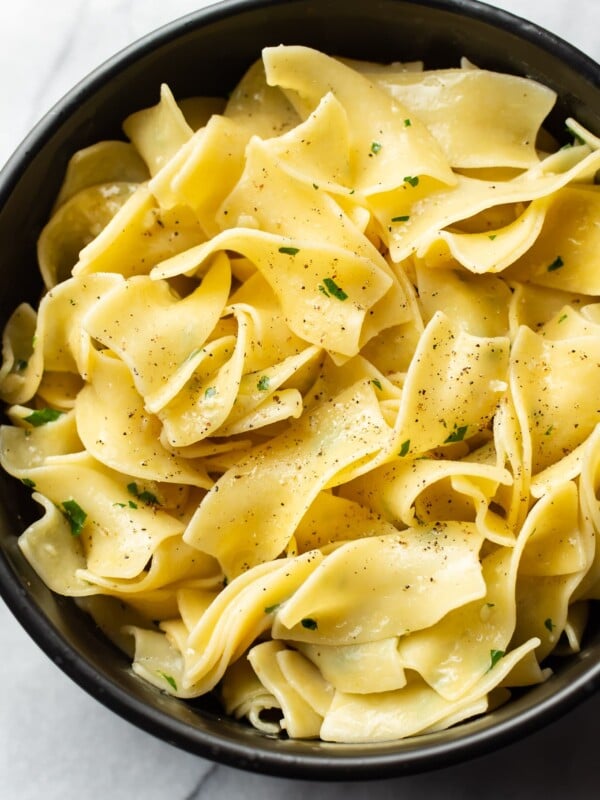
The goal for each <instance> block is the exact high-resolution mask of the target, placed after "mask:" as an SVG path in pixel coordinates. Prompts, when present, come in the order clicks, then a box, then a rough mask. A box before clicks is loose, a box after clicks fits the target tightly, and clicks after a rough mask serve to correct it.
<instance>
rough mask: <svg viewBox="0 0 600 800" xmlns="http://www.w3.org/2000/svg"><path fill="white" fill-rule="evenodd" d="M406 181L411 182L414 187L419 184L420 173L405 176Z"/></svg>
mask: <svg viewBox="0 0 600 800" xmlns="http://www.w3.org/2000/svg"><path fill="white" fill-rule="evenodd" d="M404 183H409V184H410V185H411V186H412V187H413V188H414V187H415V186H418V185H419V176H418V175H415V176H412V175H407V176H406V177H405V178H404Z"/></svg>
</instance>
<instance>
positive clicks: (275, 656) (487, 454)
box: [0, 46, 600, 742]
mask: <svg viewBox="0 0 600 800" xmlns="http://www.w3.org/2000/svg"><path fill="white" fill-rule="evenodd" d="M555 99H556V98H555V95H554V93H553V92H552V91H551V90H550V89H548V88H546V87H544V86H541V85H540V84H538V83H536V82H534V81H532V80H529V79H526V78H520V77H515V76H512V75H503V74H497V73H494V72H490V71H487V70H484V69H478V68H477V67H475V66H474V65H473V64H471V63H469V62H467V61H463V63H462V64H461V66H460V67H459V68H455V69H447V70H435V71H428V70H425V69H424V68H423V65H420V64H405V65H402V64H392V65H377V64H371V63H367V62H359V61H346V60H340V59H335V58H332V57H330V56H328V55H325V54H323V53H320V52H317V51H315V50H312V49H310V48H307V47H300V46H280V47H267V48H265V50H264V51H263V53H262V58H261V60H260V61H258V62H257V63H255V64H254V65H252V66H251V68H250V69H249V70H248V72H247V73H246V75H245V76H244V77H243V78H242V79H241V81H240V83H239V85H238V86H237V87H236V88H235V89H234V91H233V92H232V94H231V95H230V98H229V100H228V101H227V102H225V101H219V100H216V99H213V98H187V99H184V100H181V101H179V102H177V101H176V100H175V98H174V97H173V95H172V93H171V92H170V90H169V88H168V87H167V86H163V87H162V88H161V90H160V100H159V102H158V104H157V105H156V106H154V107H152V108H148V109H143V110H140V111H136V112H135V113H133V114H132V115H131V116H130V117H129V118H128V119H126V120H125V122H124V126H123V128H124V131H125V134H126V136H127V138H128V140H129V141H127V142H117V141H110V142H101V143H99V144H96V145H93V146H91V147H89V148H87V149H85V150H83V151H81V152H79V153H76V154H75V155H74V156H73V158H72V160H71V162H70V164H69V168H68V170H67V174H66V177H65V181H64V184H63V186H62V188H61V190H60V194H59V196H58V198H57V201H56V204H55V207H54V210H53V212H52V216H51V219H50V220H49V222H48V223H47V225H46V227H45V228H44V230H43V231H42V234H41V236H40V238H39V249H38V255H39V263H40V269H41V274H42V278H43V281H44V284H45V293H44V295H43V297H42V299H41V301H40V304H39V307H38V308H37V309H34V308H32V307H30V306H29V305H26V304H22V305H21V306H19V307H18V308H17V309H16V310H15V312H14V314H13V315H12V317H11V318H10V320H9V321H8V324H7V325H6V328H5V331H4V338H3V364H2V368H1V370H0V396H1V397H2V398H3V400H4V401H5V403H6V404H7V415H8V419H9V423H10V424H7V425H4V426H2V428H1V429H0V459H1V463H2V466H3V468H4V469H5V470H6V471H7V472H8V473H10V474H11V475H12V476H14V477H15V478H18V479H20V480H21V481H22V482H23V483H25V484H26V486H28V487H30V488H31V490H32V491H33V498H34V500H35V501H36V502H37V503H38V504H39V505H40V506H41V512H42V513H41V516H40V518H39V519H37V520H36V521H35V522H33V523H32V524H31V525H30V526H29V527H28V528H27V530H25V531H24V532H23V533H22V535H21V536H20V539H19V544H20V547H21V549H22V551H23V553H24V554H25V556H26V558H27V559H28V560H29V562H30V563H31V564H32V566H33V567H34V569H35V570H36V571H37V573H38V574H39V576H40V577H41V579H42V580H43V581H44V582H45V583H46V584H47V585H48V586H49V587H50V588H51V589H52V590H53V591H55V592H58V593H60V594H63V595H67V596H70V597H73V598H77V602H78V603H79V604H81V606H82V607H83V608H84V609H86V610H87V611H88V612H89V613H90V614H91V615H92V616H93V617H94V619H95V620H96V623H97V624H98V626H99V627H100V628H101V629H102V630H103V631H104V632H105V633H106V634H107V635H108V636H109V637H110V638H112V639H113V641H115V642H116V643H117V644H118V646H119V647H121V648H122V649H124V650H125V651H126V652H127V653H128V654H129V656H130V657H131V661H132V668H133V671H134V672H135V673H136V674H137V675H138V676H140V678H142V679H144V680H146V681H148V682H150V683H151V684H153V685H154V686H155V687H157V689H159V690H162V691H164V692H167V693H169V694H172V695H175V696H176V697H179V698H182V699H186V698H193V697H198V696H200V695H202V694H205V693H207V692H214V693H216V694H217V695H218V697H219V698H220V700H221V702H222V704H223V706H224V709H225V711H226V712H227V713H228V714H230V715H232V716H233V717H235V718H238V719H242V718H243V719H247V720H248V721H249V722H250V723H251V724H252V725H253V726H255V727H256V728H257V729H259V730H260V731H263V732H264V733H265V734H268V735H273V734H287V735H288V736H291V737H314V738H319V737H320V738H321V739H323V740H326V741H332V742H370V741H384V740H393V739H399V738H402V737H408V736H413V735H416V734H425V733H428V732H431V731H436V730H440V729H443V728H447V727H449V726H452V725H455V724H458V723H460V722H461V721H463V720H465V719H469V718H471V717H473V716H476V715H480V714H483V713H485V712H486V711H487V710H489V709H491V708H494V707H496V706H497V705H498V704H499V703H502V702H505V701H506V699H507V698H508V697H509V696H510V692H509V691H508V690H509V689H510V688H511V687H522V686H528V685H532V684H535V683H540V682H542V681H544V680H546V679H547V678H548V676H549V675H550V674H551V665H550V664H549V663H548V661H547V658H548V656H549V655H551V654H553V653H559V652H560V653H565V652H566V653H569V652H574V651H576V650H577V649H578V648H579V647H580V642H581V637H582V635H583V631H584V628H585V622H586V619H587V615H588V607H589V604H590V602H591V601H594V600H598V599H600V549H598V548H597V546H596V540H597V536H598V535H599V534H600V508H599V504H598V491H599V485H600V425H599V423H600V408H599V407H598V399H597V392H596V391H594V387H596V386H599V385H600V301H599V299H598V296H599V295H600V278H599V277H598V276H600V263H598V260H599V255H598V254H599V253H600V187H599V186H598V185H597V183H595V178H596V176H597V175H598V173H599V170H600V141H599V140H598V139H597V138H596V137H595V136H593V135H592V134H591V133H590V132H588V131H586V130H585V129H584V128H583V127H582V126H581V125H579V124H578V123H577V122H575V121H574V120H568V121H567V127H568V128H569V129H570V131H571V138H572V143H570V144H569V145H567V146H566V147H563V148H562V149H558V144H556V143H555V142H554V141H553V139H552V137H551V136H550V135H549V134H548V133H547V132H545V131H544V130H543V128H542V124H543V122H544V120H545V118H546V116H547V115H548V113H549V112H550V110H551V109H552V107H553V105H554V102H555Z"/></svg>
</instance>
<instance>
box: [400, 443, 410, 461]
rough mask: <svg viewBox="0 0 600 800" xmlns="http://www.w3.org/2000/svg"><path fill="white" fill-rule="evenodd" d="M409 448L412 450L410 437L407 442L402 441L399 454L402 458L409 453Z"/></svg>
mask: <svg viewBox="0 0 600 800" xmlns="http://www.w3.org/2000/svg"><path fill="white" fill-rule="evenodd" d="M409 450H410V439H407V440H406V441H405V442H402V446H401V447H400V453H399V455H401V456H402V458H404V456H406V455H408V451H409Z"/></svg>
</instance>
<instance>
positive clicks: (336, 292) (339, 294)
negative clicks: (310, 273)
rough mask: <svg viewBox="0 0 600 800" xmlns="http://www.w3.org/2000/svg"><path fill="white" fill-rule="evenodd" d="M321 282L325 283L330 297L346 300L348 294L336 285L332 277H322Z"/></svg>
mask: <svg viewBox="0 0 600 800" xmlns="http://www.w3.org/2000/svg"><path fill="white" fill-rule="evenodd" d="M323 283H324V284H325V288H326V290H327V291H328V292H329V294H330V295H331V296H332V297H335V298H336V300H347V299H348V295H347V294H346V292H345V291H344V290H343V289H342V288H341V287H340V286H338V285H337V283H336V282H335V281H334V280H333V278H323Z"/></svg>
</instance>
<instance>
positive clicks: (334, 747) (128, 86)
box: [0, 0, 600, 779]
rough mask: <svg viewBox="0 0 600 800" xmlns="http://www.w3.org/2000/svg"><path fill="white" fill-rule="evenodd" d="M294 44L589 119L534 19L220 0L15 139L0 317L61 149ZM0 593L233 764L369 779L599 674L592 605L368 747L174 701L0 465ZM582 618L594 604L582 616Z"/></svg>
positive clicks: (133, 706) (5, 191)
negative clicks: (430, 727)
mask: <svg viewBox="0 0 600 800" xmlns="http://www.w3.org/2000/svg"><path fill="white" fill-rule="evenodd" d="M280 43H288V44H306V45H311V46H313V47H317V48H320V49H322V50H324V51H326V52H329V53H332V54H338V55H342V56H352V57H354V58H364V59H371V60H376V61H393V60H412V59H424V60H425V62H426V64H427V66H428V67H443V66H446V67H447V66H454V65H456V64H457V63H458V61H459V59H460V57H461V56H463V55H466V56H467V57H468V58H470V59H471V60H472V61H474V62H475V63H476V64H478V65H480V66H482V67H488V68H491V69H497V70H501V71H505V72H513V73H516V74H520V75H527V76H529V77H532V78H535V79H537V80H539V81H541V82H542V83H544V84H546V85H547V86H550V87H551V88H553V89H555V90H556V91H557V92H558V95H559V98H560V99H559V102H558V105H557V107H556V109H555V110H554V112H553V115H552V117H551V119H550V120H549V127H550V129H551V130H552V131H553V133H554V134H555V135H556V136H557V137H558V138H559V139H560V138H561V137H563V136H564V132H563V120H564V119H565V117H567V116H574V117H576V118H577V119H578V120H579V121H580V122H582V123H583V124H584V125H585V126H586V127H588V128H590V129H591V130H593V131H595V132H596V133H600V67H598V65H597V64H595V63H594V62H593V61H591V60H590V59H589V58H587V57H586V56H584V55H583V54H582V53H580V52H578V51H577V50H575V49H574V48H573V47H571V46H570V45H568V44H566V43H565V42H563V41H561V40H560V39H558V38H556V37H555V36H553V35H551V34H549V33H547V32H546V31H544V30H542V29H540V28H538V27H536V26H534V25H532V24H530V23H527V22H524V21H523V20H520V19H518V18H516V17H513V16H511V15H510V14H507V13H505V12H503V11H500V10H498V9H495V8H491V7H489V6H485V5H481V4H479V3H477V2H473V0H420V2H419V1H418V0H414V1H413V0H246V1H245V0H231V1H230V2H223V3H220V4H218V5H215V6H212V7H210V8H206V9H204V10H202V11H199V12H196V13H194V14H191V15H189V16H186V17H184V18H182V19H180V20H178V21H176V22H174V23H172V24H170V25H167V26H166V27H164V28H162V29H160V30H159V31H157V32H156V33H153V34H151V35H149V36H147V37H145V38H144V39H142V40H141V41H139V42H136V43H135V44H133V45H131V46H130V47H128V48H127V49H125V50H124V51H122V52H121V53H120V54H118V55H117V56H115V57H114V58H113V59H111V60H110V61H108V62H107V63H106V64H104V65H103V66H102V67H100V68H99V69H98V70H96V71H95V72H94V73H92V75H90V76H89V77H88V78H86V79H85V80H84V81H82V82H81V83H80V84H79V85H78V86H76V87H75V88H74V89H73V90H72V91H71V92H70V93H69V94H68V95H67V96H66V97H65V98H64V99H63V100H61V102H59V103H58V104H57V105H56V106H55V108H53V109H52V111H50V112H49V113H48V114H47V115H46V117H45V118H44V119H43V120H42V122H41V123H40V124H39V125H38V126H37V127H36V128H35V129H34V131H33V132H32V133H31V134H30V135H29V137H28V138H27V139H26V140H25V141H24V142H23V144H22V145H21V146H20V148H19V149H18V150H17V152H16V153H15V154H14V156H13V157H12V159H11V160H10V161H9V162H8V164H7V165H6V167H5V169H4V170H3V172H2V174H1V175H0V258H1V262H2V270H3V274H2V292H1V293H0V325H2V326H4V324H5V322H6V319H7V317H8V315H9V314H10V312H11V310H12V309H13V308H14V306H15V305H17V304H18V303H19V302H22V301H23V300H28V301H30V302H33V303H35V302H36V300H37V298H39V294H40V291H41V281H40V278H39V276H38V271H37V264H36V257H35V244H36V239H37V237H38V235H39V232H40V230H41V228H42V226H43V224H44V222H45V220H46V219H47V217H48V214H49V211H50V208H51V206H52V202H53V199H54V197H55V196H56V194H57V191H58V188H59V186H60V183H61V180H62V176H63V173H64V169H65V166H66V163H67V160H68V158H69V156H70V155H71V154H72V153H73V152H74V151H75V150H77V149H79V148H82V147H85V146H87V145H89V144H92V143H93V142H96V141H98V140H100V139H104V138H111V137H119V136H120V135H121V131H120V124H121V121H122V120H123V119H124V117H125V116H127V114H129V113H130V112H131V111H133V110H134V109H135V108H141V107H144V106H146V105H151V104H153V103H154V102H156V97H157V93H158V87H159V85H160V83H161V82H162V81H166V82H167V83H168V84H169V85H170V86H171V88H172V89H173V91H174V93H175V95H176V96H185V95H190V94H221V95H223V94H225V93H226V92H227V91H228V90H230V89H231V88H232V87H233V86H234V84H235V83H236V81H237V80H238V79H239V78H240V76H241V75H242V73H243V71H244V69H245V68H246V67H247V66H248V65H249V64H250V63H251V62H252V61H253V60H254V59H256V58H257V57H258V55H259V53H260V50H261V48H262V47H263V46H265V45H276V44H280ZM0 480H1V483H0V591H1V593H2V595H3V597H4V599H5V601H6V603H7V604H8V606H9V607H10V608H11V610H12V611H13V613H14V614H15V616H16V617H17V618H18V619H19V621H20V622H21V624H22V625H23V627H24V628H25V629H26V630H27V631H28V632H29V634H30V635H31V636H32V638H33V639H34V640H35V641H36V642H37V643H38V645H39V646H40V647H41V648H42V649H43V650H45V652H46V653H47V654H48V655H49V656H50V658H52V659H53V660H54V661H55V663H56V664H57V665H58V666H60V667H61V668H62V669H63V670H64V671H65V672H66V673H67V674H68V675H70V676H71V678H73V680H74V681H76V682H77V683H78V684H79V685H80V686H82V687H83V688H84V689H86V690H87V691H88V692H89V693H90V694H92V695H93V696H95V697H96V698H97V699H98V700H100V701H101V702H103V703H104V704H105V705H107V706H108V707H109V708H112V709H113V710H114V711H116V712H117V713H118V714H120V715H122V716H123V717H125V718H126V719H128V720H130V721H131V722H133V723H134V724H136V725H138V726H139V727H140V728H143V729H145V730H147V731H149V732H151V733H153V734H155V735H156V736H158V737H160V738H162V739H163V740H165V741H168V742H170V743H172V744H174V745H177V746H179V747H181V748H184V749H186V750H188V751H190V752H193V753H197V754H199V755H202V756H205V757H208V758H212V759H214V760H216V761H220V762H224V763H227V764H230V765H232V766H236V767H240V768H244V769H249V770H254V771H257V772H265V773H270V774H274V775H286V776H288V777H290V776H297V777H302V778H319V779H336V778H342V777H343V778H344V779H352V778H363V779H364V778H377V777H385V776H390V775H398V774H403V773H408V772H417V771H422V770H426V769H432V768H435V767H440V766H443V765H446V764H448V763H451V762H453V761H458V760H460V759H465V758H467V757H472V756H475V755H478V754H481V753H483V752H486V751H489V750H491V749H493V748H497V747H499V746H501V745H503V744H506V743H508V742H510V741H512V740H514V739H515V738H517V737H519V736H523V735H525V734H526V733H529V732H531V731H533V730H534V729H536V728H538V727H540V726H541V725H542V724H544V723H546V722H548V721H550V720H551V719H554V718H556V717H557V716H558V715H560V714H561V713H563V712H565V711H566V710H567V709H568V708H570V707H572V706H573V705H574V704H575V703H576V702H579V701H581V700H583V699H584V698H586V697H588V696H589V695H590V694H591V693H592V692H594V691H595V689H596V688H597V687H598V685H599V684H600V624H599V620H598V616H600V615H598V614H596V615H595V620H594V619H593V620H592V624H591V626H590V629H589V631H588V634H587V637H586V641H585V646H584V648H583V649H582V651H581V652H580V653H579V654H577V655H574V656H572V657H569V658H568V659H566V660H564V661H563V662H561V663H559V664H558V666H557V668H556V671H555V674H554V675H553V677H552V678H550V680H548V681H547V682H546V683H544V684H542V685H540V686H537V687H535V688H532V689H530V690H528V691H526V692H523V693H522V694H521V695H520V696H516V697H514V698H513V699H512V700H511V701H510V702H509V703H508V704H507V705H506V706H504V707H502V708H500V709H498V710H496V711H494V712H493V713H490V714H488V715H486V716H484V717H481V718H479V719H475V720H473V721H471V722H467V723H465V724H462V725H460V726H459V727H456V728H454V729H450V730H447V731H443V732H441V733H435V734H429V735H426V736H422V737H419V738H414V739H411V740H406V741H401V742H392V743H385V744H372V745H358V746H357V745H352V746H349V745H343V744H329V743H322V742H313V741H293V740H286V739H277V738H268V737H266V736H264V735H262V734H260V733H257V732H256V731H254V730H252V729H251V728H249V727H247V726H245V725H243V724H241V723H237V722H235V721H233V720H231V719H228V718H226V717H224V716H223V715H222V714H221V713H220V711H219V708H218V707H217V706H216V705H214V704H212V703H211V700H210V698H209V699H203V700H200V701H198V702H195V703H189V702H188V703H186V702H182V701H179V700H177V699H174V698H171V697H168V696H166V695H165V694H163V693H161V692H159V691H157V690H155V689H154V688H153V687H151V686H148V685H146V684H145V683H144V682H142V681H141V680H139V679H138V678H136V677H135V676H134V675H133V674H132V673H131V671H130V668H129V662H128V661H127V660H126V658H125V657H124V656H123V654H121V653H120V652H119V651H117V650H116V649H115V648H114V647H113V646H112V645H111V644H110V643H109V642H108V641H107V640H106V639H105V638H104V637H103V636H102V634H101V633H100V632H99V631H98V630H97V629H96V627H95V626H94V624H93V622H92V621H91V619H90V618H89V617H87V616H86V615H85V614H83V613H82V612H81V611H80V610H79V609H78V608H77V606H76V605H75V604H74V603H73V602H72V601H70V600H67V599H64V598H60V597H57V596H55V595H54V594H52V593H51V592H50V591H49V590H48V589H47V588H46V587H45V586H44V585H42V583H41V582H40V580H39V579H38V577H37V576H36V575H35V574H34V573H33V571H32V570H31V568H30V567H29V565H28V564H27V563H26V562H25V560H24V558H23V556H22V555H21V553H20V551H19V549H18V547H17V544H16V542H17V536H18V534H19V533H21V531H22V530H23V528H24V527H25V526H26V524H27V523H28V522H29V521H31V519H32V517H33V515H34V514H35V512H34V510H33V508H32V503H31V501H30V500H29V498H28V497H27V496H26V495H25V493H24V492H23V491H21V490H22V489H23V487H21V486H20V485H19V484H18V483H17V482H16V481H14V480H12V479H10V478H8V476H6V475H3V476H1V478H0ZM593 616H594V615H593Z"/></svg>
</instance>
